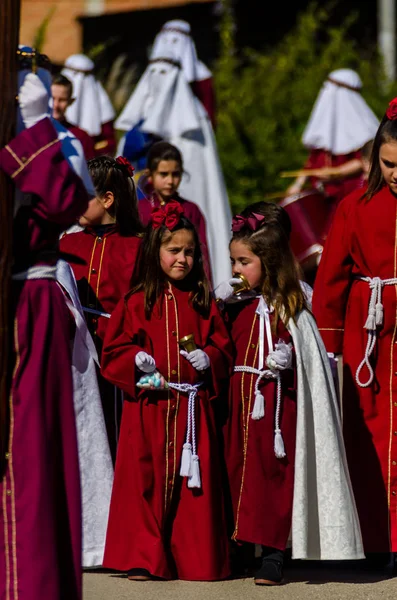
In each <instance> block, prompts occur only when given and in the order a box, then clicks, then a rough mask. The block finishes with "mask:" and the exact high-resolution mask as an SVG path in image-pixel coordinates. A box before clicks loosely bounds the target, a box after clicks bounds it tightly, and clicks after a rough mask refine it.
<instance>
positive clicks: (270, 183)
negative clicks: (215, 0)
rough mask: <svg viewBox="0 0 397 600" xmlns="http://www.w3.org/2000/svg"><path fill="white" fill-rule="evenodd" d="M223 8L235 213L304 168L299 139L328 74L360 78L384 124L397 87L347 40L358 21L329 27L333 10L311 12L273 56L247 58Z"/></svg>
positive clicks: (228, 157)
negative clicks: (344, 72) (283, 175)
mask: <svg viewBox="0 0 397 600" xmlns="http://www.w3.org/2000/svg"><path fill="white" fill-rule="evenodd" d="M224 5H225V11H224V17H223V26H222V30H221V44H222V51H221V56H220V58H219V61H218V63H217V65H216V69H215V73H214V81H215V86H216V94H217V102H218V128H217V132H216V133H217V142H218V149H219V153H220V158H221V162H222V165H223V170H224V174H225V178H226V183H227V187H228V191H229V197H230V200H231V204H232V208H233V210H234V211H238V210H241V209H242V208H243V207H244V206H245V205H247V204H249V203H251V202H256V201H259V200H262V199H263V198H264V196H265V195H266V194H271V193H273V192H277V191H282V190H284V189H286V187H287V186H288V184H289V183H290V181H289V180H283V179H280V177H279V173H280V172H281V171H283V170H291V169H297V168H300V167H302V165H303V164H304V162H305V159H306V155H307V152H306V150H305V149H304V147H303V146H302V143H301V137H302V133H303V130H304V128H305V125H306V123H307V121H308V118H309V115H310V112H311V110H312V107H313V104H314V102H315V99H316V97H317V94H318V92H319V90H320V88H321V85H322V83H323V81H324V80H325V78H326V77H327V75H328V74H329V73H330V71H333V70H334V69H338V68H343V67H349V68H352V69H354V70H356V71H357V72H358V73H359V74H360V76H361V78H362V80H363V84H364V92H363V96H364V97H365V99H366V100H367V102H368V104H369V105H370V106H371V108H372V109H373V110H374V111H375V113H376V114H377V115H378V116H379V117H381V115H382V114H383V112H384V110H385V106H386V105H387V103H388V101H389V100H390V98H391V97H393V93H394V95H397V87H396V86H395V85H394V86H387V84H386V79H385V76H384V70H383V67H382V62H381V60H380V57H379V55H378V53H377V51H376V48H369V49H368V48H366V50H365V54H364V52H363V51H362V50H361V49H359V48H358V47H357V44H356V42H355V41H354V40H353V39H352V38H351V37H349V29H350V27H351V25H352V23H353V22H354V19H355V18H356V17H355V15H351V16H350V17H349V18H347V19H346V20H345V22H344V23H342V25H341V26H340V27H338V28H335V27H331V26H330V24H329V10H330V8H329V7H328V8H327V7H326V8H324V7H319V6H317V5H316V4H312V5H311V6H310V7H309V8H308V9H307V10H306V12H304V13H302V14H300V15H298V18H297V23H296V26H295V28H294V30H293V31H291V32H290V33H289V34H288V35H286V36H285V37H284V38H283V39H282V40H281V42H280V43H279V44H278V45H277V46H276V47H274V48H273V49H272V50H269V51H264V52H262V53H255V52H253V51H251V50H245V51H244V52H243V53H242V54H241V55H240V56H238V57H237V55H236V52H235V48H234V39H233V38H234V35H233V34H234V23H233V16H232V12H231V9H230V4H229V0H224Z"/></svg>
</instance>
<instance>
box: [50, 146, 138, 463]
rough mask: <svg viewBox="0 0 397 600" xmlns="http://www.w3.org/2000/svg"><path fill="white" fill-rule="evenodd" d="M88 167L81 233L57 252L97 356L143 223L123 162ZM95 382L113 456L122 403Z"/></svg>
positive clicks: (102, 160) (126, 283) (99, 161)
mask: <svg viewBox="0 0 397 600" xmlns="http://www.w3.org/2000/svg"><path fill="white" fill-rule="evenodd" d="M88 168H89V171H90V175H91V177H92V180H93V183H94V186H95V189H96V191H97V196H96V197H95V198H93V199H92V200H91V201H90V203H89V206H88V210H87V211H86V212H85V213H84V215H82V216H81V217H80V219H79V224H80V225H82V226H84V227H85V229H84V230H83V231H79V232H77V233H70V234H65V235H64V236H63V237H62V239H61V242H60V249H61V252H63V253H65V254H67V255H68V261H69V262H70V265H71V267H72V268H73V271H74V274H75V277H76V281H77V286H78V289H79V295H80V300H81V304H82V306H83V307H84V310H85V316H86V319H87V324H88V328H89V330H90V333H91V335H92V336H93V339H94V342H95V345H96V347H97V350H98V354H99V355H100V353H101V350H102V343H103V338H104V335H105V331H106V327H107V324H108V322H109V315H110V314H111V313H112V312H113V309H114V308H115V306H116V304H117V303H118V301H119V300H120V298H122V297H123V296H124V295H125V294H126V293H127V292H128V290H129V289H130V280H131V276H132V272H133V270H134V266H135V261H136V257H137V253H138V249H139V245H140V243H141V231H142V225H141V223H140V220H139V215H138V210H137V200H136V194H135V187H134V183H133V181H132V174H133V171H132V167H131V166H130V165H129V163H128V162H127V161H126V159H124V158H122V157H119V158H118V159H116V160H115V159H113V158H110V157H109V156H101V157H99V158H94V159H92V160H90V161H89V162H88ZM99 384H100V388H101V396H102V401H103V408H104V414H105V420H106V425H107V430H108V437H109V443H110V447H111V450H112V454H113V456H114V457H115V448H116V441H117V439H116V438H117V423H116V422H115V420H116V421H117V418H116V413H117V412H118V411H117V406H118V404H120V402H119V399H118V398H117V396H116V395H115V390H114V389H113V386H109V384H108V383H107V382H106V381H105V380H103V379H102V378H100V379H99ZM105 398H106V399H105ZM115 403H116V405H115Z"/></svg>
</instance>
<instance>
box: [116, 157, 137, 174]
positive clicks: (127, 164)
mask: <svg viewBox="0 0 397 600" xmlns="http://www.w3.org/2000/svg"><path fill="white" fill-rule="evenodd" d="M116 163H118V164H119V165H121V166H122V167H123V169H125V171H126V172H127V173H128V177H132V176H133V174H134V171H135V169H134V167H133V166H132V164H131V163H130V161H129V160H127V159H126V158H125V157H124V156H118V157H117V158H116Z"/></svg>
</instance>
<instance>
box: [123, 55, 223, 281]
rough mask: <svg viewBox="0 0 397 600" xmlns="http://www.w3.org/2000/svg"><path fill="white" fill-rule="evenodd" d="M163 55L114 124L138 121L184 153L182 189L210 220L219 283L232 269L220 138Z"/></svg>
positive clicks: (180, 75) (177, 70)
mask: <svg viewBox="0 0 397 600" xmlns="http://www.w3.org/2000/svg"><path fill="white" fill-rule="evenodd" d="M164 58H165V59H166V60H165V61H156V62H155V63H152V64H149V66H148V67H147V69H146V71H145V73H144V74H143V76H142V78H141V80H140V81H139V83H138V85H137V87H136V88H135V90H134V92H133V94H132V96H131V97H130V99H129V101H128V103H127V104H126V106H125V108H124V110H123V111H122V113H121V114H120V116H119V118H118V119H117V121H116V124H115V126H116V128H117V129H122V130H124V131H130V130H131V129H132V128H133V127H134V126H135V125H138V124H140V127H141V129H142V131H145V132H147V133H152V134H154V135H157V136H159V137H161V138H163V139H165V140H166V141H168V142H170V143H171V144H174V145H175V146H176V147H177V148H178V149H179V150H180V151H181V152H182V156H183V160H184V170H185V173H184V176H183V179H182V183H181V186H180V190H179V191H180V193H181V196H182V197H185V198H186V199H187V200H191V201H192V202H194V203H195V204H197V206H198V207H199V208H200V209H201V211H202V213H203V215H204V217H205V219H206V224H207V238H208V245H209V252H210V261H211V270H212V276H213V283H214V285H217V284H219V283H220V282H221V281H223V280H224V279H225V278H227V277H228V276H229V274H230V272H231V268H230V260H229V251H228V246H229V241H230V223H231V212H230V206H229V201H228V196H227V191H226V186H225V182H224V179H223V174H222V169H221V166H220V162H219V157H218V153H217V148H216V142H215V138H214V134H213V131H212V126H211V123H210V121H209V118H208V116H207V113H206V111H205V109H204V107H203V106H202V104H201V103H200V101H199V100H198V99H197V98H196V97H195V96H194V94H193V92H192V90H191V88H190V85H189V84H188V82H187V80H186V78H185V77H184V75H183V73H182V72H181V69H180V68H179V67H178V66H176V65H175V64H172V63H173V59H172V58H170V59H169V58H168V57H164Z"/></svg>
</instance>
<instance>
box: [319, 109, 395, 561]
mask: <svg viewBox="0 0 397 600" xmlns="http://www.w3.org/2000/svg"><path fill="white" fill-rule="evenodd" d="M396 223H397V98H395V99H394V100H393V101H392V102H391V103H390V105H389V107H388V109H387V111H386V114H385V116H384V117H383V120H382V122H381V124H380V126H379V129H378V132H377V134H376V137H375V140H374V144H373V150H372V157H371V168H370V172H369V178H368V187H367V188H366V189H364V190H363V189H359V190H357V191H355V192H353V193H352V194H350V195H349V196H347V197H346V198H345V199H344V200H343V201H342V202H341V204H340V205H339V207H338V210H337V212H336V215H335V219H334V222H333V226H332V228H331V232H330V234H329V237H328V240H327V243H326V246H325V250H324V253H323V255H322V258H321V263H320V268H319V271H318V274H317V278H316V284H315V288H314V297H313V310H314V314H315V316H316V318H317V322H318V325H319V329H320V332H321V334H322V336H323V339H324V342H325V345H326V347H327V350H328V351H329V352H333V353H335V354H343V367H344V368H343V402H342V412H343V426H344V437H345V444H346V451H347V458H348V461H349V468H350V473H351V478H352V484H353V489H354V493H355V496H356V502H357V508H358V512H359V516H360V523H361V529H362V532H363V541H364V549H365V553H366V555H367V556H368V558H369V562H375V563H376V564H378V565H379V564H382V563H384V564H386V563H387V562H388V561H389V560H390V552H393V553H396V552H397V335H396V333H397V312H396V306H397V258H396V256H397V227H396Z"/></svg>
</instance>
